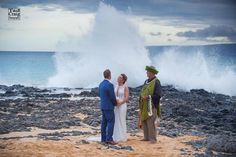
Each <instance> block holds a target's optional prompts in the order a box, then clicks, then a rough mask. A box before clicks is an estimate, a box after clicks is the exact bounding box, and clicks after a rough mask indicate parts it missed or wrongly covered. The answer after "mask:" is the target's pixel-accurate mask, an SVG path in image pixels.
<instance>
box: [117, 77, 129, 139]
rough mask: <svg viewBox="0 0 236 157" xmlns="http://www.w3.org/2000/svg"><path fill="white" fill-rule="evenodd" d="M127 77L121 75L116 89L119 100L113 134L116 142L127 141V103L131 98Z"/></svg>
mask: <svg viewBox="0 0 236 157" xmlns="http://www.w3.org/2000/svg"><path fill="white" fill-rule="evenodd" d="M126 81H127V76H126V75H125V74H121V75H120V76H119V77H118V79H117V83H118V85H116V87H115V89H114V90H115V95H116V99H117V106H115V109H114V112H115V126H114V132H113V140H114V141H116V142H119V141H127V126H126V112H127V104H126V103H127V101H128V98H129V88H128V86H127V85H126V84H125V82H126Z"/></svg>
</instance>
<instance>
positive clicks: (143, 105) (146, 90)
mask: <svg viewBox="0 0 236 157" xmlns="http://www.w3.org/2000/svg"><path fill="white" fill-rule="evenodd" d="M155 82H156V78H155V79H153V80H152V81H151V82H149V83H146V84H144V85H143V88H142V90H141V92H140V95H139V109H140V111H141V120H142V121H145V120H146V119H148V117H149V116H148V100H143V99H142V97H143V96H148V95H151V96H152V95H153V93H154V88H155Z"/></svg>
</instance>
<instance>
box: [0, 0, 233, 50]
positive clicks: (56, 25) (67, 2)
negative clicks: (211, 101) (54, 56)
mask: <svg viewBox="0 0 236 157" xmlns="http://www.w3.org/2000/svg"><path fill="white" fill-rule="evenodd" d="M100 2H101V1H100V0H77V1H75V0H57V1H56V0H50V1H49V0H48V1H46V0H21V1H19V0H18V1H14V0H1V1H0V51H54V50H55V47H56V46H57V44H58V43H59V42H60V40H61V39H64V38H69V37H70V36H73V35H74V34H76V35H77V36H79V37H81V38H82V37H83V35H85V34H86V33H87V32H88V31H90V30H91V27H92V24H93V21H94V18H95V14H96V12H97V10H98V7H99V3H100ZM102 2H103V3H105V4H107V5H110V6H113V7H114V8H116V9H117V10H118V11H120V12H123V13H124V14H126V15H127V18H128V20H129V21H130V22H131V23H132V24H133V25H134V26H135V27H136V28H137V29H138V33H139V35H140V36H141V37H142V38H143V39H144V41H145V45H147V46H150V45H206V44H222V43H235V42H236V27H235V26H236V1H235V0H207V1H206V0H103V1H102ZM9 8H20V14H21V17H20V20H9V19H8V9H9Z"/></svg>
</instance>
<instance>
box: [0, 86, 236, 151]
mask: <svg viewBox="0 0 236 157" xmlns="http://www.w3.org/2000/svg"><path fill="white" fill-rule="evenodd" d="M57 90H58V89H53V88H47V89H46V88H45V89H42V88H35V87H25V86H22V85H13V86H5V85H0V119H1V121H0V135H3V134H7V133H11V132H16V131H20V132H21V131H30V130H31V128H32V127H36V128H42V129H48V130H55V129H62V128H70V127H73V126H81V125H84V124H86V125H88V126H91V127H92V128H94V131H95V133H96V132H99V129H98V128H99V126H100V119H101V112H100V109H99V98H98V89H97V88H93V89H91V90H90V89H89V90H84V89H82V88H77V89H70V88H62V91H63V92H56V91H57ZM60 90H61V89H60ZM79 90H80V91H81V92H77V93H76V92H74V91H79ZM72 91H73V92H72ZM139 91H140V87H137V88H130V99H129V103H128V111H127V128H128V132H129V133H131V134H134V135H135V133H137V132H138V131H139V130H138V128H137V126H136V124H137V112H138V94H139ZM161 105H162V107H161V109H162V118H161V123H160V127H159V128H158V131H159V134H161V135H165V136H169V137H177V136H183V135H196V136H202V137H205V138H204V140H201V141H191V142H189V143H188V144H190V145H192V146H193V147H194V148H195V150H196V151H197V150H199V149H203V148H204V149H205V152H204V153H202V152H199V153H196V154H195V156H212V155H213V153H216V154H214V155H216V156H235V155H236V97H235V96H234V97H230V96H227V95H222V94H215V93H209V92H207V91H205V90H203V89H193V90H191V91H190V92H185V91H180V90H177V89H175V88H174V87H172V86H163V97H162V99H161ZM78 113H80V114H83V115H86V116H85V117H84V118H81V117H78V116H76V114H78ZM81 134H92V133H90V132H82V131H70V132H60V133H59V132H55V133H51V134H39V135H38V136H37V138H39V139H44V140H48V139H49V140H60V139H61V138H62V137H64V136H78V135H81ZM11 138H12V137H11ZM7 139H9V138H2V139H1V140H7ZM129 149H130V148H129ZM184 151H185V150H183V152H184Z"/></svg>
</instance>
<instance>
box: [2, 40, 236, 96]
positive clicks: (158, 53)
mask: <svg viewBox="0 0 236 157" xmlns="http://www.w3.org/2000/svg"><path fill="white" fill-rule="evenodd" d="M146 51H147V54H148V55H147V56H148V59H150V64H151V65H154V66H156V68H157V69H158V70H159V74H158V75H157V76H158V78H159V79H160V81H161V83H162V84H163V85H174V86H175V87H177V88H179V89H182V90H190V89H193V88H194V89H199V88H203V89H205V90H207V91H211V92H216V93H222V94H228V95H236V90H235V89H236V83H235V81H236V52H235V51H236V44H221V45H206V46H149V47H146ZM111 53H112V52H111ZM111 55H112V54H111ZM122 55H125V56H126V54H122ZM134 55H135V54H132V56H129V54H127V58H128V59H129V60H127V62H126V61H125V60H122V62H120V60H119V58H117V56H115V57H114V58H106V57H105V56H103V57H102V56H100V55H99V54H97V53H94V55H93V56H90V55H89V56H86V55H84V53H75V52H73V53H72V52H70V53H69V52H67V53H66V52H64V53H60V52H58V53H55V52H22V51H19V52H16V51H14V52H12V51H11V52H10V51H8V52H5V51H1V52H0V84H5V85H13V84H23V85H27V86H40V87H52V86H53V87H74V88H76V87H86V88H87V87H95V86H98V84H99V82H100V81H101V80H102V79H103V78H102V69H104V68H106V67H107V68H109V67H111V71H112V72H113V75H112V78H113V79H112V81H113V83H115V82H116V78H117V77H118V75H119V74H120V73H122V72H124V73H126V74H127V75H128V82H127V83H128V84H129V85H130V86H133V87H135V86H139V85H141V84H142V83H143V82H144V80H145V79H146V73H145V69H144V68H145V67H144V66H143V69H142V68H140V66H137V69H135V68H134V67H135V66H132V65H133V64H137V65H138V64H140V62H142V59H139V60H136V59H135V57H136V56H134ZM137 55H138V54H137ZM118 56H119V55H118ZM125 56H124V57H125ZM109 57H111V56H109ZM133 58H134V59H133ZM106 60H112V65H111V62H108V64H107V65H106V64H105V63H106ZM90 61H92V63H91V66H90ZM94 62H95V63H94ZM104 62H105V63H104ZM131 62H132V63H131ZM86 63H87V65H86ZM101 64H104V65H106V66H105V67H104V66H103V67H100V66H99V65H101ZM109 64H110V65H109ZM129 65H131V66H130V67H129ZM87 67H88V68H87ZM96 68H97V69H98V70H97V69H96ZM140 70H141V72H140ZM131 72H132V73H131ZM133 72H135V73H133Z"/></svg>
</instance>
